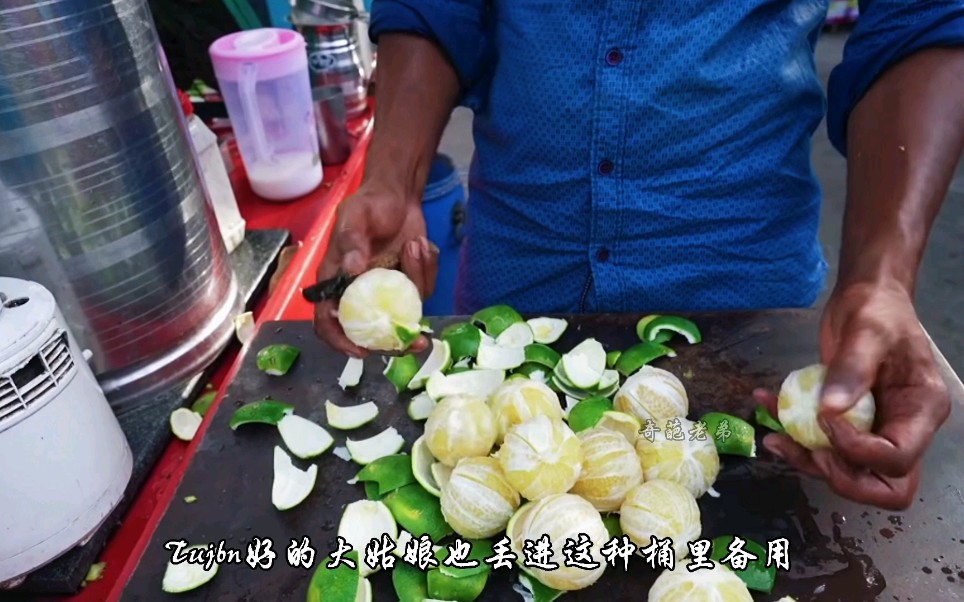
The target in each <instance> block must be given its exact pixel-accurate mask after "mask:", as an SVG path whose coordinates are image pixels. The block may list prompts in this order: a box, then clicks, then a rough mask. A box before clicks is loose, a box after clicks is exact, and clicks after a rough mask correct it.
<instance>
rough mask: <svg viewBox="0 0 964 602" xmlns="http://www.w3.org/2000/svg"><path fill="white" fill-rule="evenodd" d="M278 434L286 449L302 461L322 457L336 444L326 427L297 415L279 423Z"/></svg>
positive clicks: (291, 415)
mask: <svg viewBox="0 0 964 602" xmlns="http://www.w3.org/2000/svg"><path fill="white" fill-rule="evenodd" d="M278 432H279V433H280V434H281V439H282V441H284V444H285V447H287V448H288V450H289V451H291V453H292V454H294V455H296V456H298V457H299V458H301V459H302V460H307V459H308V458H314V457H315V456H320V455H321V454H323V453H324V452H326V451H328V448H329V447H331V446H332V445H333V444H334V443H335V439H334V438H333V437H332V436H331V434H330V433H329V432H328V431H326V430H325V429H324V427H322V426H321V425H319V424H315V423H314V422H312V421H310V420H308V419H307V418H302V417H301V416H297V415H295V414H288V415H286V416H285V417H284V418H282V419H281V420H279V421H278Z"/></svg>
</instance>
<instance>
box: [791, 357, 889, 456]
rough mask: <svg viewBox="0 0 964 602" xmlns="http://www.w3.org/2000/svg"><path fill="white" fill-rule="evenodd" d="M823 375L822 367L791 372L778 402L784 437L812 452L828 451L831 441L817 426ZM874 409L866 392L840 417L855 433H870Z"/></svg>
mask: <svg viewBox="0 0 964 602" xmlns="http://www.w3.org/2000/svg"><path fill="white" fill-rule="evenodd" d="M826 373H827V369H826V367H825V366H823V365H821V364H814V365H812V366H807V367H806V368H802V369H800V370H795V371H793V372H791V373H790V374H789V375H788V376H787V378H786V379H785V380H784V381H783V385H782V386H781V387H780V394H779V396H778V401H777V410H778V414H779V419H780V423H781V424H782V425H783V428H784V429H786V432H787V434H788V435H790V437H791V438H792V439H793V440H794V441H796V442H797V443H799V444H800V445H802V446H804V447H806V448H807V449H811V450H814V449H822V448H828V447H831V443H830V439H829V438H828V437H827V434H826V433H824V432H823V429H822V428H820V425H819V424H818V423H817V412H818V410H819V409H820V393H821V390H822V389H823V381H824V378H825V377H826ZM876 409H877V406H876V404H875V402H874V396H873V395H872V394H871V393H870V392H867V393H866V394H865V395H864V396H863V397H861V398H860V399H859V400H858V401H857V403H856V404H855V405H854V406H853V407H852V408H850V409H849V410H847V411H846V412H844V414H843V415H842V416H843V418H844V419H845V420H847V421H848V422H850V423H851V424H852V425H854V428H856V429H857V430H859V431H863V432H869V431H870V429H871V427H873V424H874V416H875V413H876Z"/></svg>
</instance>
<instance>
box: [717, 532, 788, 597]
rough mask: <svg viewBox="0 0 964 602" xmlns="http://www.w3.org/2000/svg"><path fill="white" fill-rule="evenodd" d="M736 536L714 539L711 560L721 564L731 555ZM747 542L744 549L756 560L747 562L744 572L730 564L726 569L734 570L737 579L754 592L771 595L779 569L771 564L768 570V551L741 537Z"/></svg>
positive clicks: (723, 536) (722, 536)
mask: <svg viewBox="0 0 964 602" xmlns="http://www.w3.org/2000/svg"><path fill="white" fill-rule="evenodd" d="M733 539H734V536H732V535H721V536H720V537H717V538H715V539H713V543H712V548H711V551H710V559H711V560H713V561H714V562H720V561H721V560H723V558H725V557H726V556H727V554H729V553H730V550H729V547H730V544H731V543H732V542H733ZM740 539H743V540H744V541H746V545H744V546H743V549H744V550H746V551H747V552H750V553H751V554H753V555H754V556H756V560H750V561H749V562H747V565H746V568H745V569H743V570H737V569H734V568H733V567H732V566H730V565H729V564H726V565H724V566H726V568H728V569H730V570H732V571H733V572H734V573H735V574H736V576H737V577H739V578H740V579H742V580H743V583H745V584H746V586H747V587H748V588H750V589H752V590H756V591H758V592H763V593H765V594H769V593H770V592H772V591H773V584H774V583H775V582H776V579H777V567H776V564H771V565H770V567H769V568H767V551H766V550H765V549H764V548H763V546H761V545H760V544H758V543H757V542H755V541H753V540H752V539H746V538H743V537H741V538H740Z"/></svg>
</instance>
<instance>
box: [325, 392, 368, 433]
mask: <svg viewBox="0 0 964 602" xmlns="http://www.w3.org/2000/svg"><path fill="white" fill-rule="evenodd" d="M377 417H378V406H377V405H375V402H374V401H366V402H365V403H361V404H358V405H354V406H340V405H336V404H334V403H332V402H331V401H330V400H326V401H325V418H326V419H327V420H328V424H329V425H330V426H331V427H332V428H336V429H338V430H341V431H349V430H352V429H357V428H361V427H362V426H365V425H366V424H368V423H369V422H371V421H372V420H374V419H375V418H377Z"/></svg>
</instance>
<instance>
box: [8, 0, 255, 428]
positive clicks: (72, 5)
mask: <svg viewBox="0 0 964 602" xmlns="http://www.w3.org/2000/svg"><path fill="white" fill-rule="evenodd" d="M227 259H228V258H227V252H226V251H225V247H224V243H223V241H222V240H221V238H220V235H219V232H218V228H217V221H216V218H215V216H214V212H213V208H212V206H211V204H210V202H209V201H208V199H207V197H206V193H205V189H204V186H203V184H202V181H201V176H200V174H199V172H198V169H197V166H196V159H195V156H194V151H193V149H192V146H191V144H190V139H189V133H188V130H187V126H186V122H185V120H184V117H183V115H182V113H181V109H180V106H179V104H178V102H177V100H176V96H175V93H174V84H173V82H172V81H171V77H170V72H169V71H168V69H167V66H166V63H165V62H164V60H163V53H162V52H161V50H160V44H159V41H158V38H157V33H156V31H155V29H154V24H153V20H152V18H151V13H150V10H149V9H148V6H147V2H146V0H113V1H111V0H43V1H42V2H37V1H35V0H3V2H2V3H0V276H10V277H15V278H22V279H28V280H34V281H37V282H40V283H41V284H43V285H44V286H46V287H47V288H48V289H49V290H50V291H51V292H53V294H54V296H55V297H56V299H57V302H58V304H59V305H60V307H61V309H62V310H63V312H64V315H65V317H66V319H67V321H68V323H69V324H70V326H71V330H72V331H73V332H74V334H75V336H76V337H77V339H78V342H79V343H80V345H81V346H82V347H83V348H85V349H89V350H90V351H91V352H92V353H93V357H92V359H91V364H92V367H93V369H94V372H95V374H96V375H97V377H98V380H99V382H100V384H101V386H102V387H103V389H104V392H105V393H106V394H107V396H108V398H109V400H110V401H111V404H112V406H114V407H115V409H117V408H119V407H121V406H124V405H127V404H128V403H130V402H131V401H132V400H133V399H134V398H135V397H141V396H144V395H147V394H150V393H154V392H157V391H159V390H161V389H163V388H166V387H169V386H171V385H173V384H175V383H176V382H178V381H180V380H181V379H183V378H186V377H189V376H192V375H193V374H195V373H197V372H199V371H200V370H202V369H203V368H204V366H205V365H207V364H208V363H209V362H210V361H211V360H212V359H213V358H214V357H215V356H216V355H217V353H218V352H219V351H220V349H221V348H222V347H223V345H224V344H225V343H226V342H227V341H228V340H229V338H230V336H231V335H232V330H233V327H232V318H233V316H234V314H236V313H238V312H239V311H241V300H240V296H239V294H238V286H237V282H236V280H235V277H234V274H233V272H232V270H231V267H230V265H229V263H228V261H227Z"/></svg>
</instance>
